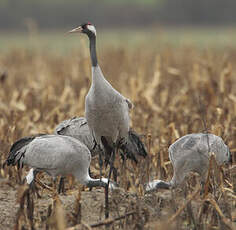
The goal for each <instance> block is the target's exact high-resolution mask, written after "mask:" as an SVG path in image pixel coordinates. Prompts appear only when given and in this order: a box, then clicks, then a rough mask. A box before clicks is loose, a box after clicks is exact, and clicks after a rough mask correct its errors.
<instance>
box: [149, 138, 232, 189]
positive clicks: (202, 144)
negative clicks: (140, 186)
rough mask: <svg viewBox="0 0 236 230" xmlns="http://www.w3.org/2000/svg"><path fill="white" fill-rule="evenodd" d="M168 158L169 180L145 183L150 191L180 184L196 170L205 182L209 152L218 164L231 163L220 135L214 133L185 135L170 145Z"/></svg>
mask: <svg viewBox="0 0 236 230" xmlns="http://www.w3.org/2000/svg"><path fill="white" fill-rule="evenodd" d="M168 151H169V158H170V161H171V163H172V165H173V169H174V175H173V177H172V179H171V180H170V181H169V182H165V181H162V180H154V181H151V182H149V183H148V184H147V185H146V191H147V192H150V191H153V190H157V189H160V188H163V189H169V188H175V187H177V186H178V185H180V184H181V183H182V182H183V181H184V179H185V177H186V176H187V175H189V173H190V172H197V173H198V174H199V175H200V177H201V183H203V182H205V180H206V175H207V171H208V165H209V152H214V153H215V157H216V161H217V163H218V164H219V165H222V164H224V163H230V162H231V163H232V155H231V153H230V151H229V148H228V146H227V145H226V144H225V143H224V141H223V140H222V138H221V137H219V136H216V135H214V134H206V133H193V134H188V135H185V136H183V137H181V138H179V139H178V140H177V141H175V142H174V143H173V144H172V145H170V147H169V149H168Z"/></svg>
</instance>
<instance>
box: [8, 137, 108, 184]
mask: <svg viewBox="0 0 236 230" xmlns="http://www.w3.org/2000/svg"><path fill="white" fill-rule="evenodd" d="M90 161H91V153H90V151H89V149H88V148H87V147H86V146H85V145H84V144H83V143H81V142H80V141H79V140H77V139H75V138H73V137H69V136H59V135H41V136H33V137H27V138H22V139H20V140H18V141H17V142H16V143H14V144H13V146H12V147H11V149H10V153H9V157H8V159H7V160H6V163H7V164H8V165H15V164H18V165H19V166H21V167H23V165H28V166H29V167H31V168H33V171H34V170H35V171H44V172H46V173H48V174H49V175H50V176H52V177H53V178H54V179H55V178H56V177H57V176H58V175H62V176H66V175H68V174H72V175H73V176H74V177H75V178H77V180H78V181H79V182H80V183H81V184H84V185H87V186H89V187H95V186H102V187H105V186H106V185H107V181H108V180H107V179H106V178H102V180H101V181H100V180H99V179H93V178H91V177H90V176H89V173H88V169H89V166H90ZM33 171H30V173H29V174H30V175H29V174H28V176H29V177H32V176H33V173H32V172H33ZM32 180H33V178H32ZM32 180H31V179H30V182H31V181H32ZM111 186H113V184H112V185H111Z"/></svg>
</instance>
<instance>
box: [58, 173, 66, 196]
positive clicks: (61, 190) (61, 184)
mask: <svg viewBox="0 0 236 230" xmlns="http://www.w3.org/2000/svg"><path fill="white" fill-rule="evenodd" d="M57 191H58V194H60V193H65V177H61V178H60V181H59V186H58V190H57Z"/></svg>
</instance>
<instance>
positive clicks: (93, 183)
mask: <svg viewBox="0 0 236 230" xmlns="http://www.w3.org/2000/svg"><path fill="white" fill-rule="evenodd" d="M86 185H87V186H88V187H89V188H92V187H106V183H105V182H103V181H102V180H100V179H93V178H90V179H89V181H88V182H87V184H86Z"/></svg>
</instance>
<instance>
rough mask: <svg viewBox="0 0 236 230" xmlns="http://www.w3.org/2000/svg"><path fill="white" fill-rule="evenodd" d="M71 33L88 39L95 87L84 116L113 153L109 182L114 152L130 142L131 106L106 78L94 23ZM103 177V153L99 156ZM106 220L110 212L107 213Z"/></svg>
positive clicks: (95, 134) (93, 86)
mask: <svg viewBox="0 0 236 230" xmlns="http://www.w3.org/2000/svg"><path fill="white" fill-rule="evenodd" d="M69 33H83V34H86V35H87V36H88V38H89V47H90V57H91V62H92V84H91V87H90V89H89V92H88V94H87V96H86V99H85V117H86V119H87V121H88V125H89V128H90V130H91V133H92V135H93V137H94V139H95V141H96V144H97V145H98V146H99V147H100V148H104V149H105V152H111V159H110V172H109V176H108V184H109V179H110V176H111V173H112V170H113V163H114V158H115V152H116V151H117V149H118V147H119V146H122V145H123V144H125V143H126V142H127V139H128V132H129V109H131V108H132V103H131V102H130V101H129V99H127V98H125V97H124V96H123V95H121V94H120V93H119V92H118V91H117V90H115V89H114V88H113V87H112V86H111V84H110V83H109V82H108V81H107V80H106V79H105V77H104V76H103V73H102V70H101V68H100V66H99V65H98V60H97V53H96V35H97V34H96V29H95V26H94V25H92V24H91V23H84V24H82V25H80V26H78V27H77V28H75V29H73V30H71V31H69ZM99 162H100V176H101V168H102V161H101V154H100V161H99ZM105 203H106V210H108V186H107V190H106V202H105ZM105 216H106V218H108V216H109V212H108V211H106V214H105Z"/></svg>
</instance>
